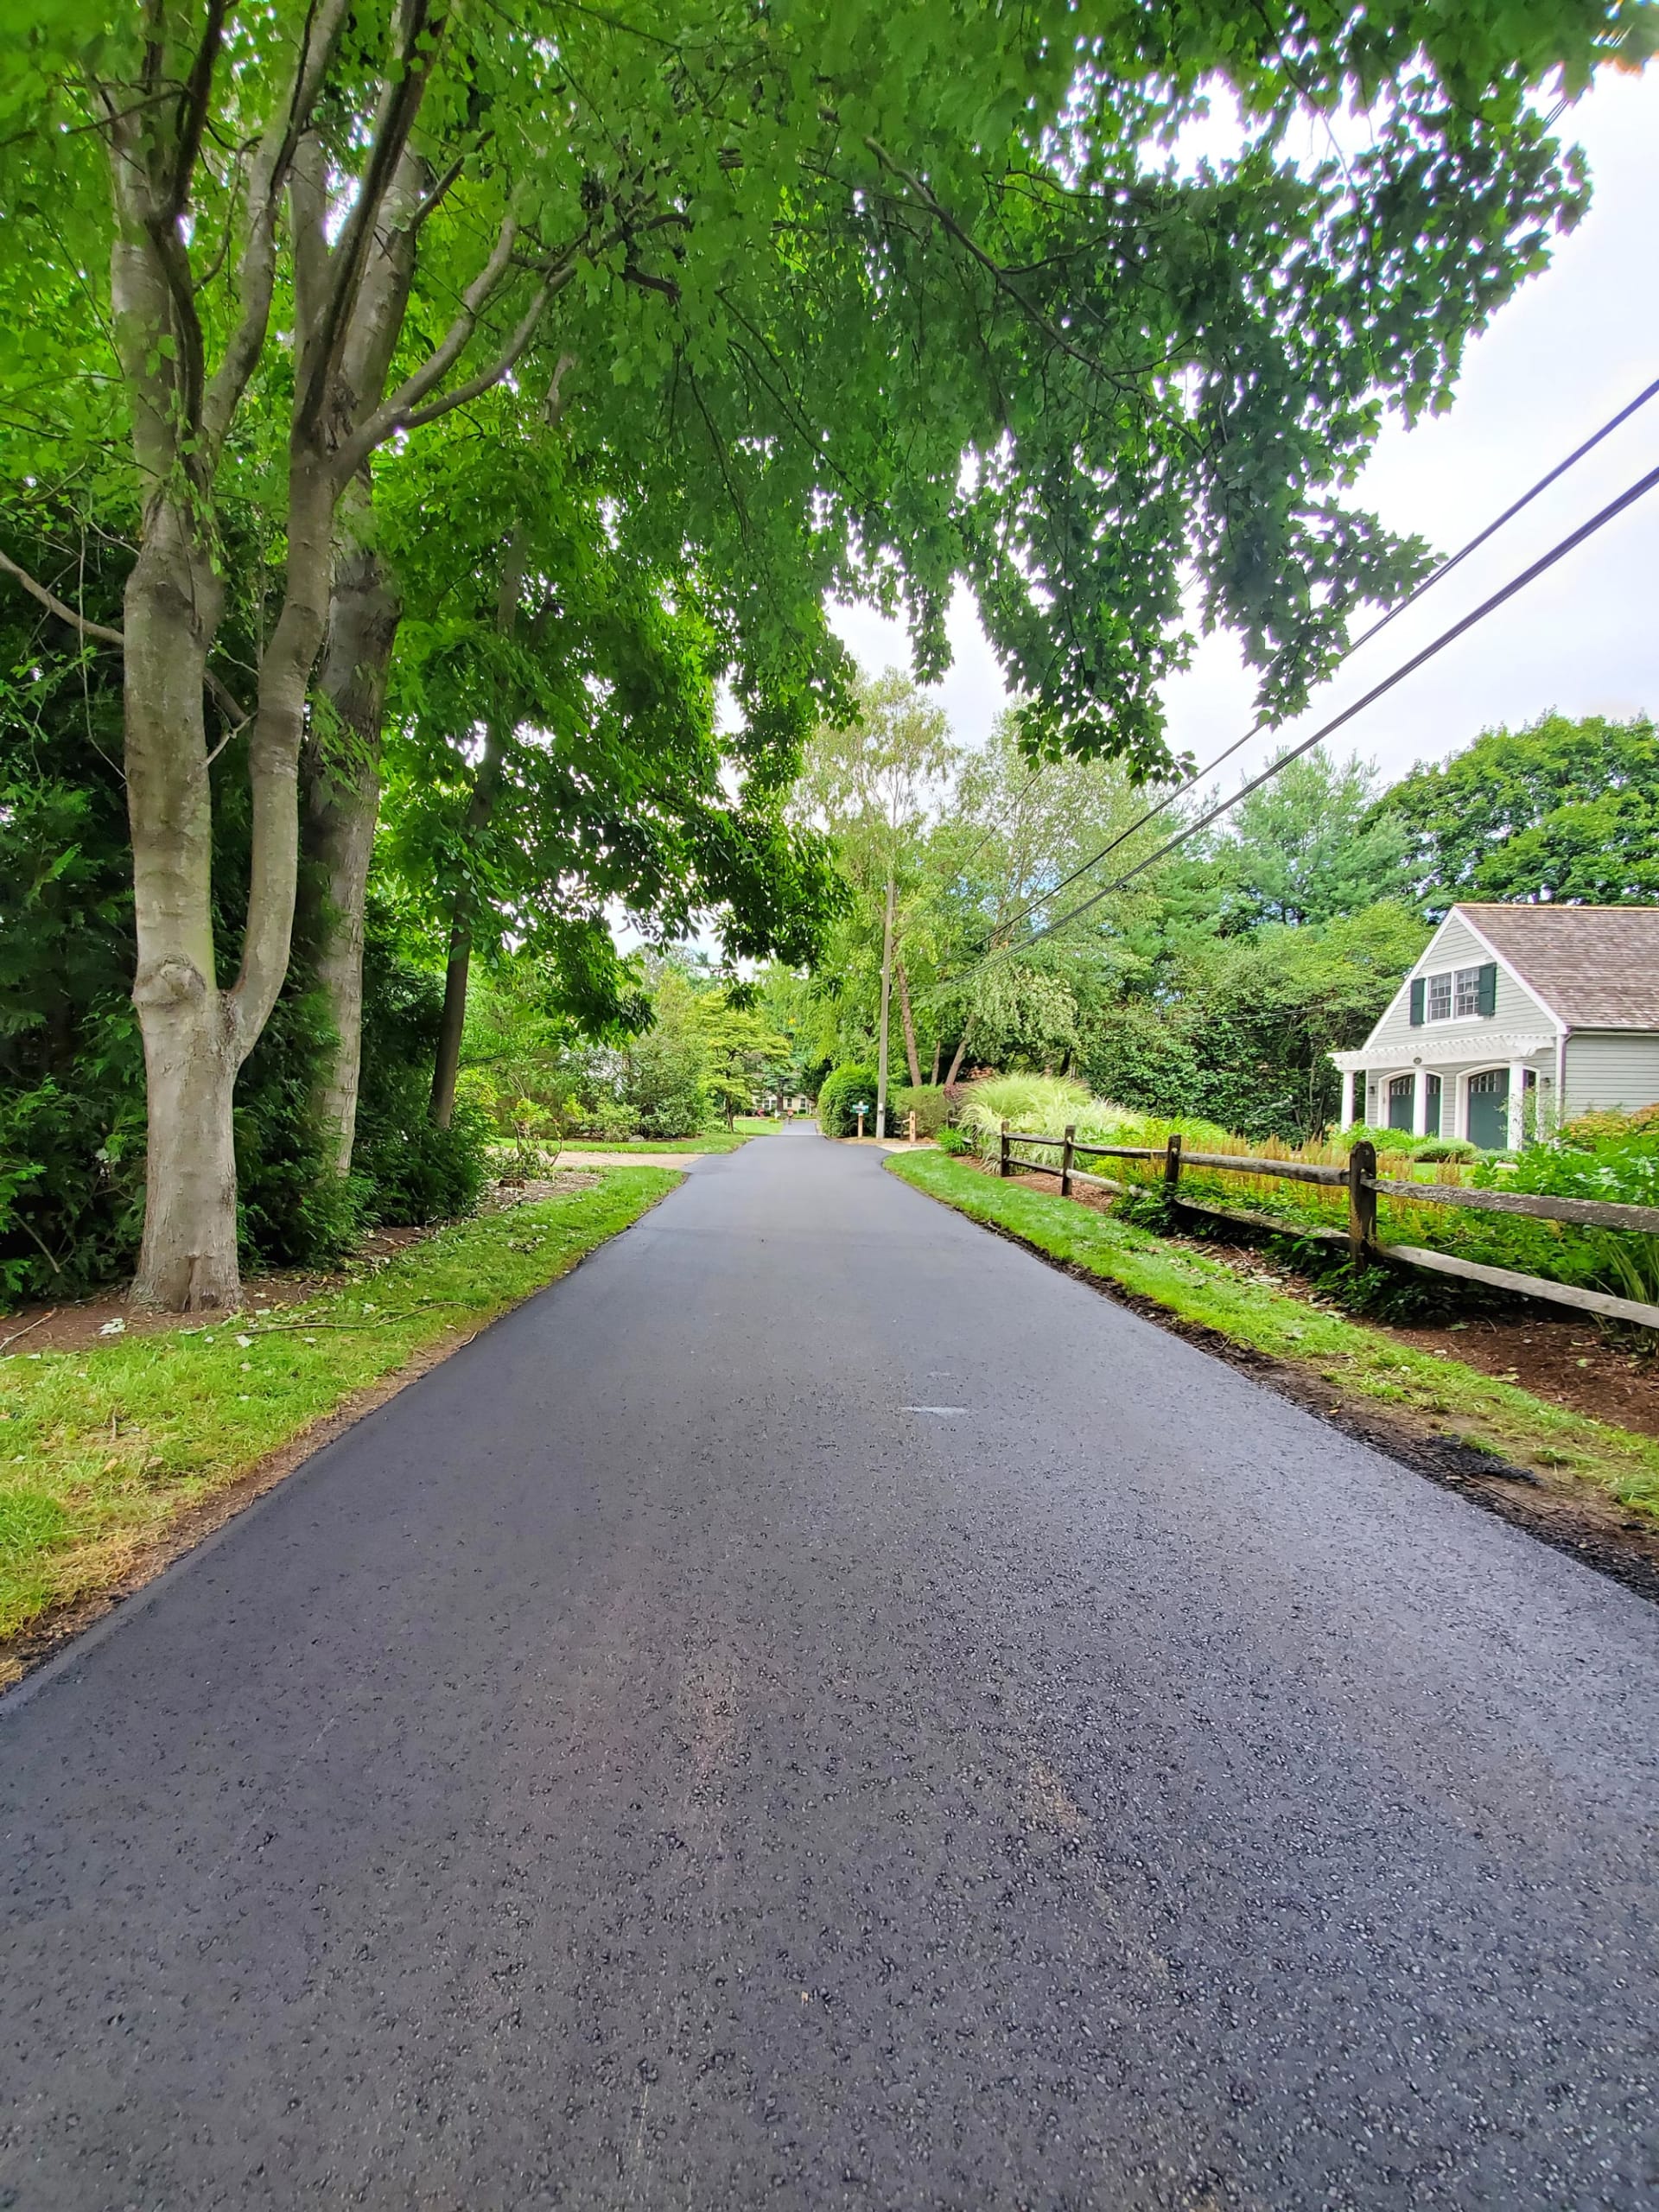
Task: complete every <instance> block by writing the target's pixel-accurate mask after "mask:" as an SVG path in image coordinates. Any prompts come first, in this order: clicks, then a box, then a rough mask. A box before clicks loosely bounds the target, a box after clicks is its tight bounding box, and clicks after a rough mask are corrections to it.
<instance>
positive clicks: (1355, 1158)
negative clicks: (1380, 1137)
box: [1348, 1137, 1376, 1268]
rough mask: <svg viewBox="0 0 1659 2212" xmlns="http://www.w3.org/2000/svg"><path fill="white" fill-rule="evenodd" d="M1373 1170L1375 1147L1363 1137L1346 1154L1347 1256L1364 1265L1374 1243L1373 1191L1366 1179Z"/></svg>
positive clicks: (1359, 1265) (1374, 1209)
mask: <svg viewBox="0 0 1659 2212" xmlns="http://www.w3.org/2000/svg"><path fill="white" fill-rule="evenodd" d="M1375 1174H1376V1146H1375V1145H1374V1144H1373V1143H1372V1142H1371V1141H1370V1138H1369V1137H1362V1138H1361V1139H1360V1141H1359V1142H1358V1143H1357V1145H1356V1146H1355V1147H1354V1148H1353V1150H1352V1151H1351V1153H1350V1154H1349V1155H1348V1256H1349V1258H1350V1259H1351V1261H1352V1262H1353V1263H1354V1265H1355V1266H1356V1267H1357V1268H1360V1267H1363V1266H1364V1264H1365V1261H1366V1258H1367V1256H1368V1255H1369V1254H1370V1248H1371V1246H1372V1245H1373V1244H1374V1243H1376V1192H1375V1191H1372V1190H1368V1189H1367V1188H1366V1182H1365V1179H1366V1177H1367V1176H1369V1175H1375Z"/></svg>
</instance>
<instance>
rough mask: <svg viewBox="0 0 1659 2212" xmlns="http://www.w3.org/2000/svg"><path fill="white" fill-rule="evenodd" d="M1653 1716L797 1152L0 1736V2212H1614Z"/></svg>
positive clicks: (1648, 1936) (1337, 1456) (764, 1144)
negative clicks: (750, 2211) (307, 2211)
mask: <svg viewBox="0 0 1659 2212" xmlns="http://www.w3.org/2000/svg"><path fill="white" fill-rule="evenodd" d="M1656 1659H1659V1612H1656V1611H1654V1610H1653V1609H1651V1608H1649V1607H1648V1606H1646V1605H1643V1603H1642V1602H1641V1601H1640V1600H1639V1599H1636V1598H1634V1597H1633V1596H1631V1595H1630V1594H1629V1593H1627V1592H1624V1591H1623V1590H1621V1589H1619V1588H1618V1587H1617V1586H1614V1585H1612V1584H1611V1583H1608V1582H1605V1581H1602V1580H1598V1579H1597V1578H1596V1577H1594V1576H1593V1575H1592V1574H1590V1573H1587V1572H1586V1571H1585V1570H1583V1569H1581V1568H1580V1567H1576V1566H1574V1565H1573V1562H1572V1561H1571V1560H1567V1559H1565V1558H1563V1557H1561V1556H1560V1555H1559V1554H1556V1553H1555V1552H1553V1551H1550V1550H1548V1549H1546V1548H1542V1547H1540V1546H1537V1545H1535V1544H1534V1543H1532V1542H1530V1541H1529V1540H1528V1539H1527V1538H1526V1537H1524V1536H1522V1535H1520V1534H1519V1533H1517V1532H1516V1531H1515V1530H1513V1529H1510V1528H1508V1527H1506V1526H1504V1525H1503V1523H1501V1522H1497V1521H1496V1520H1493V1519H1491V1518H1490V1517H1488V1516H1484V1515H1482V1514H1481V1513H1479V1512H1478V1511H1477V1510H1474V1509H1472V1508H1471V1507H1469V1506H1467V1505H1465V1504H1464V1503H1461V1502H1460V1501H1459V1500H1458V1499H1456V1498H1454V1497H1449V1496H1447V1495H1446V1494H1445V1493H1443V1492H1441V1491H1438V1490H1435V1489H1433V1488H1432V1487H1431V1486H1430V1485H1428V1484H1425V1483H1423V1482H1421V1481H1420V1480H1418V1479H1417V1478H1414V1476H1412V1475H1410V1474H1408V1473H1406V1472H1404V1471H1402V1470H1401V1469H1400V1468H1398V1467H1396V1466H1395V1465H1392V1464H1390V1463H1389V1462H1388V1461H1386V1460H1383V1459H1378V1458H1376V1457H1375V1456H1373V1455H1372V1454H1370V1452H1367V1451H1365V1450H1363V1448H1361V1447H1360V1446H1357V1445H1354V1444H1352V1443H1350V1442H1348V1441H1346V1440H1344V1439H1342V1438H1341V1437H1339V1436H1338V1435H1336V1434H1334V1433H1332V1432H1331V1431H1329V1430H1327V1429H1325V1428H1324V1427H1321V1426H1319V1424H1318V1423H1316V1422H1315V1421H1312V1420H1310V1419H1308V1418H1306V1416H1304V1415H1303V1414H1300V1412H1298V1411H1297V1410H1295V1409H1294V1408H1291V1407H1289V1406H1287V1404H1285V1403H1284V1402H1282V1401H1281V1400H1280V1399H1278V1398H1276V1397H1274V1396H1272V1395H1268V1394H1267V1393H1264V1392H1262V1391H1261V1390H1260V1389H1257V1388H1256V1387H1255V1386H1254V1385H1253V1384H1251V1383H1249V1382H1248V1381H1247V1380H1245V1379H1244V1378H1243V1377H1242V1376H1239V1375H1237V1374H1236V1373H1234V1372H1233V1371H1231V1370H1230V1369H1228V1368H1226V1367H1224V1366H1221V1365H1218V1364H1217V1363H1214V1362H1213V1361H1211V1360H1210V1359H1208V1358H1206V1357H1205V1356H1204V1355H1202V1354H1201V1353H1199V1352H1198V1351H1194V1350H1193V1349H1192V1348H1190V1347H1188V1346H1186V1345H1185V1344H1181V1343H1180V1342H1179V1341H1178V1340H1176V1339H1175V1338H1171V1337H1168V1336H1166V1335H1164V1334H1162V1333H1161V1332H1159V1331H1158V1330H1156V1329H1155V1328H1154V1327H1152V1326H1150V1325H1147V1323H1145V1322H1143V1321H1141V1320H1139V1319H1136V1318H1135V1317H1134V1316H1132V1315H1130V1314H1128V1313H1124V1312H1122V1311H1121V1310H1119V1309H1118V1308H1116V1307H1115V1306H1112V1305H1110V1304H1109V1303H1108V1302H1107V1301H1106V1300H1103V1299H1102V1298H1100V1297H1098V1296H1096V1294H1093V1293H1091V1292H1090V1291H1088V1290H1086V1289H1084V1287H1080V1286H1079V1285H1077V1284H1076V1283H1073V1282H1071V1281H1069V1280H1068V1279H1066V1278H1065V1277H1064V1276H1062V1275H1060V1274H1057V1273H1055V1272H1053V1271H1052V1270H1050V1269H1047V1268H1044V1267H1042V1266H1041V1265H1040V1264H1039V1262H1036V1261H1034V1260H1033V1259H1031V1258H1030V1257H1028V1256H1027V1255H1025V1254H1024V1253H1022V1252H1020V1251H1019V1250H1017V1249H1014V1248H1013V1247H1011V1246H1010V1245H1008V1244H1007V1243H1003V1242H1001V1241H1000V1240H998V1239H996V1238H994V1237H992V1236H988V1235H987V1234H985V1233H984V1232H983V1231H982V1230H978V1229H976V1228H975V1227H973V1226H972V1225H971V1224H968V1223H966V1222H964V1221H963V1220H961V1219H960V1218H958V1217H956V1216H954V1215H952V1214H950V1213H948V1212H946V1211H944V1210H943V1209H941V1208H939V1207H938V1206H936V1205H933V1204H931V1202H930V1201H929V1200H928V1199H926V1198H923V1197H922V1196H920V1195H919V1194H918V1193H917V1192H912V1191H911V1190H909V1189H907V1188H906V1187H904V1186H903V1185H899V1184H898V1183H896V1182H895V1181H894V1180H893V1179H892V1178H891V1177H889V1176H886V1175H884V1173H882V1169H881V1161H880V1156H879V1155H878V1154H875V1153H874V1152H873V1151H866V1152H862V1153H853V1152H849V1151H845V1150H842V1149H838V1148H836V1147H832V1146H829V1145H827V1144H825V1143H823V1141H821V1140H820V1139H818V1138H817V1137H816V1136H815V1135H811V1134H810V1132H809V1131H806V1130H796V1131H793V1132H791V1133H790V1134H789V1135H781V1136H777V1137H770V1138H766V1139H762V1140H760V1141H757V1142H755V1143H753V1144H752V1145H749V1146H747V1147H745V1148H744V1149H743V1150H742V1151H741V1152H738V1153H734V1154H730V1155H728V1156H726V1157H724V1158H717V1159H709V1160H704V1161H702V1163H701V1164H700V1165H699V1167H698V1170H697V1172H696V1174H695V1175H693V1176H691V1177H690V1178H689V1179H688V1180H687V1181H686V1183H685V1184H684V1185H683V1186H682V1187H681V1188H680V1189H679V1190H678V1191H677V1192H675V1193H674V1194H673V1195H672V1196H671V1198H669V1199H668V1200H667V1201H666V1202H665V1203H664V1205H661V1206H660V1207H658V1209H657V1210H656V1211H654V1212H653V1213H652V1214H651V1215H650V1216H648V1217H646V1218H645V1220H644V1221H643V1222H641V1223H640V1224H639V1225H638V1226H636V1227H635V1228H633V1229H632V1230H629V1231H628V1232H627V1233H626V1236H623V1237H621V1238H620V1239H619V1240H618V1241H617V1242H616V1243H613V1244H612V1245H610V1246H609V1247H607V1249H605V1250H604V1251H603V1252H601V1254H599V1255H597V1256H596V1257H595V1258H594V1260H593V1261H591V1262H589V1263H588V1265H586V1266H585V1267H583V1268H581V1269H580V1270H579V1271H578V1272H577V1273H575V1274H573V1275H572V1276H570V1277H569V1279H568V1280H567V1281H564V1282H563V1283H561V1284H559V1285H558V1286H556V1287H555V1288H553V1289H552V1290H550V1291H549V1292H547V1293H545V1294H543V1295H542V1296H541V1297H539V1298H537V1299H536V1300H533V1301H532V1302H531V1304H530V1305H528V1306H524V1307H523V1308H522V1309H520V1311H519V1312H518V1313H516V1314H514V1315H512V1317H510V1318H509V1319H506V1320H505V1321H504V1322H502V1323H501V1324H500V1325H498V1326H497V1327H496V1328H494V1329H493V1330H491V1331H490V1332H488V1333H487V1334H486V1336H484V1337H482V1338H480V1339H478V1340H477V1341H476V1342H475V1343H474V1344H471V1345H470V1346H468V1347H467V1349H466V1350H465V1351H462V1352H461V1353H460V1354H458V1355H457V1356H456V1357H454V1358H453V1359H452V1360H450V1361H449V1362H448V1363H446V1364H445V1365H443V1366H442V1367H441V1368H439V1369H437V1370H435V1372H434V1373H433V1374H431V1375H430V1376H428V1377H427V1378H426V1379H425V1380H424V1381H423V1382H422V1383H419V1384H417V1385H416V1386H415V1387H414V1388H412V1389H410V1390H408V1391H406V1392H405V1393H404V1395H402V1396H400V1397H398V1398H397V1399H396V1400H395V1401H394V1402H391V1404H389V1405H387V1406H386V1407H385V1408H383V1409H382V1410H381V1411H380V1412H378V1413H377V1414H373V1415H372V1416H371V1417H370V1418H369V1419H368V1420H366V1421H364V1422H363V1423H362V1424H361V1425H360V1426H359V1427H357V1428H356V1429H354V1430H353V1431H352V1432H351V1433H349V1434H348V1435H347V1436H346V1437H345V1438H344V1439H343V1440H340V1442H339V1443H337V1444H335V1445H333V1446H330V1447H329V1448H328V1449H327V1450H326V1451H324V1452H321V1454H319V1456H318V1457H317V1458H316V1459H315V1460H313V1461H312V1462H311V1463H310V1464H309V1465H308V1466H307V1467H306V1468H305V1469H304V1470H303V1471H302V1472H301V1473H300V1474H298V1475H297V1476H296V1477H295V1478H292V1479H291V1480H290V1481H289V1482H288V1483H287V1484H284V1485H283V1487H282V1488H280V1489H279V1490H277V1491H275V1492H273V1493H272V1494H271V1495H270V1497H268V1498H267V1499H266V1500H265V1501H264V1503H262V1504H260V1505H259V1506H257V1507H256V1508H255V1509H254V1510H251V1512H249V1513H248V1514H247V1515H245V1516H244V1517H243V1518H242V1519H241V1520H239V1521H238V1522H235V1523H233V1524H232V1526H231V1527H230V1528H229V1529H227V1530H226V1531H225V1532H224V1534H223V1535H221V1536H220V1537H219V1538H218V1539H216V1540H214V1541H213V1542H211V1543H209V1544H207V1545H206V1546H204V1547H203V1548H202V1549H201V1550H200V1551H199V1552H198V1553H196V1554H194V1556H193V1557H192V1558H190V1559H189V1560H187V1561H185V1562H184V1563H183V1564H182V1565H181V1567H178V1568H176V1569H175V1570H174V1571H173V1572H172V1573H170V1574H169V1575H168V1576H167V1577H166V1578H165V1579H164V1580H162V1581H161V1582H160V1583H158V1584H157V1585H156V1586H153V1588H152V1590H151V1591H150V1592H149V1593H148V1594H147V1595H146V1596H145V1597H144V1598H143V1599H141V1600H138V1601H136V1602H135V1603H133V1604H131V1605H129V1606H127V1607H126V1608H125V1609H124V1611H122V1612H121V1613H120V1614H118V1616H116V1617H114V1618H113V1619H112V1620H111V1623H109V1624H107V1625H106V1626H105V1629H103V1630H99V1631H97V1632H95V1633H94V1634H93V1635H92V1636H90V1637H87V1638H86V1640H85V1641H84V1642H83V1643H81V1644H80V1645H79V1646H78V1647H76V1648H75V1649H74V1650H73V1652H72V1653H71V1654H70V1655H69V1656H68V1658H67V1661H66V1662H59V1663H58V1665H57V1666H56V1667H55V1668H54V1669H53V1670H50V1671H48V1673H46V1674H44V1675H41V1676H37V1677H36V1678H35V1680H34V1681H33V1682H32V1683H29V1684H26V1685H25V1686H24V1688H23V1690H22V1692H21V1693H20V1694H16V1695H14V1697H13V1698H12V1699H11V1700H9V1701H8V1702H7V1703H6V1704H5V1705H4V1706H3V1707H0V1868H3V1875H0V1908H3V1910H0V1941H3V1958H0V1968H3V1971H0V2202H4V2203H7V2204H10V2205H15V2206H16V2207H18V2208H24V2209H25V2212H37V2208H38V2212H55V2208H75V2209H76V2212H83V2209H84V2212H120V2208H125V2207H137V2208H141V2212H195V2208H205V2207H209V2206H213V2207H221V2206H222V2207H230V2208H237V2209H238V2212H243V2208H256V2207H283V2208H287V2207H295V2206H303V2205H313V2204H315V2205H319V2206H327V2207H329V2208H334V2207H339V2206H345V2205H365V2206H370V2207H374V2208H381V2207H385V2208H399V2212H401V2209H402V2208H406V2207H407V2208H411V2209H412V2208H416V2207H421V2208H441V2209H442V2212H451V2208H453V2212H485V2209H486V2208H497V2207H499V2208H501V2212H509V2208H512V2209H513V2212H516V2208H520V2207H543V2206H547V2207H551V2206H571V2207H601V2206H602V2207H611V2206H617V2207H620V2206H644V2207H656V2206H662V2207H669V2206H674V2207H679V2208H686V2207H690V2208H693V2212H699V2209H700V2208H709V2212H726V2208H730V2207H734V2206H748V2205H761V2204H766V2205H779V2206H784V2207H820V2206H824V2207H828V2206H848V2207H858V2208H861V2212H863V2209H864V2208H887V2207H893V2208H898V2207H905V2208H909V2207H918V2208H919V2207H941V2208H943V2207H963V2208H970V2207H971V2208H982V2207H993V2208H1008V2212H1013V2208H1016V2207H1032V2208H1053V2209H1054V2212H1062V2209H1063V2208H1079V2207H1084V2206H1097V2207H1103V2208H1111V2212H1123V2209H1124V2208H1128V2212H1139V2208H1141V2207H1146V2208H1154V2207H1160V2208H1162V2207H1177V2206H1181V2207H1189V2208H1193V2212H1198V2208H1206V2212H1287V2208H1302V2207H1306V2208H1310V2212H1311V2209H1312V2208H1319V2212H1338V2208H1373V2207H1389V2208H1394V2207H1398V2208H1402V2212H1403V2209H1404V2208H1412V2209H1413V2212H1416V2208H1421V2207H1433V2206H1442V2205H1457V2206H1476V2205H1480V2206H1490V2207H1493V2208H1500V2207H1501V2208H1503V2212H1515V2208H1517V2207H1538V2208H1544V2207H1549V2208H1564V2209H1567V2208H1570V2212H1586V2208H1590V2207H1599V2206H1616V2207H1619V2208H1630V2212H1634V2208H1637V2207H1638V2206H1643V2207H1645V2206H1649V2205H1651V2204H1652V2203H1653V2202H1655V2201H1656V2187H1659V2139H1656V2118H1655V2115H1656V2109H1659V2061H1656V2049H1655V2032H1654V2031H1655V2027H1656V2018H1659V2005H1656V1936H1655V1926H1656V1906H1659V1854H1656V1851H1655V1839H1654V1833H1653V1815H1654V1811H1655V1807H1656V1802H1659V1792H1656V1741H1659V1726H1656V1722H1659V1697H1656V1682H1659V1669H1656ZM8 2188H9V2189H10V2192H11V2193H10V2196H7V2195H5V2190H7V2189H8Z"/></svg>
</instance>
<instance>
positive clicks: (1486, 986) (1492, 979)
mask: <svg viewBox="0 0 1659 2212" xmlns="http://www.w3.org/2000/svg"><path fill="white" fill-rule="evenodd" d="M1480 1010H1481V1012H1482V1013H1483V1014H1496V1013H1497V961H1496V960H1489V961H1488V962H1487V963H1486V965H1485V966H1484V968H1483V969H1481V971H1480Z"/></svg>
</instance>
